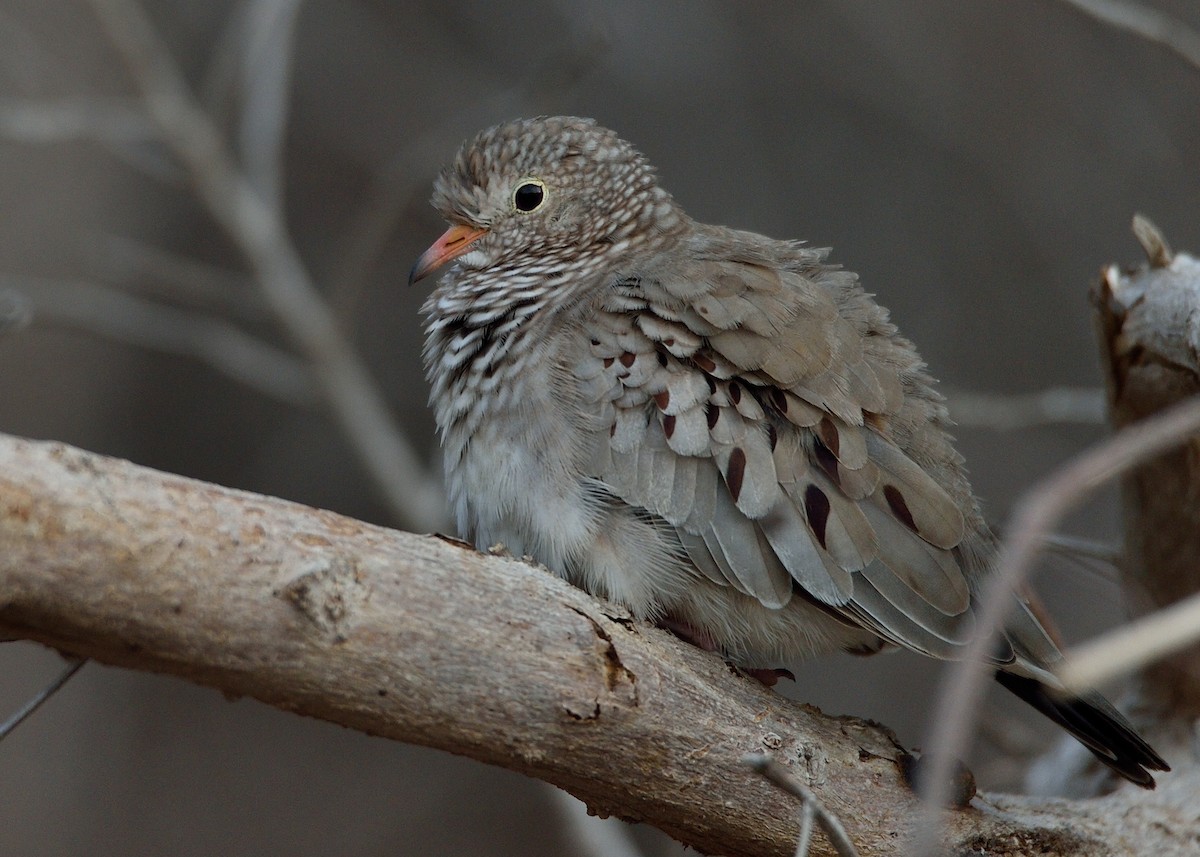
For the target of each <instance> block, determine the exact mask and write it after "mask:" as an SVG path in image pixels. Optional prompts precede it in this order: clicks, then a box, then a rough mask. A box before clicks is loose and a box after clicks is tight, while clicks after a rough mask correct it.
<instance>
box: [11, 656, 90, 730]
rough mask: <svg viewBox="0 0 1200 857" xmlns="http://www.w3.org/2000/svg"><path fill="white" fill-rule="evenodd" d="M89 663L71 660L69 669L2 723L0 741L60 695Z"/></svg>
mask: <svg viewBox="0 0 1200 857" xmlns="http://www.w3.org/2000/svg"><path fill="white" fill-rule="evenodd" d="M86 663H87V658H71V659H70V663H69V664H68V665H67V667H66V668H65V669H64V670H63V671H62V672H61V673H59V674H58V677H57V678H55V679H54V680H53V681H52V682H50V683H49V684H48V685H46V686H45V687H43V688H42V689H41V690H40V691H38V692H37V693H36V694H35V695H34V696H33V697H31V698H30V699H28V700H26V702H25V704H24V705H22V706H21V707H20V708H18V709H17V710H16V711H14V712H13V713H12V716H11V717H9V718H8V719H7V720H5V721H3V722H0V741H3V740H4V739H5V738H7V737H8V736H9V735H10V734H12V731H13V730H14V729H16V728H17V727H18V726H20V725H21V724H22V723H24V722H25V721H26V720H27V719H29V716H30V715H31V714H33V712H35V711H37V710H38V709H39V708H41V707H42V703H44V702H45V701H46V700H48V699H49V698H50V697H52V696H54V694H56V693H58V692H59V690H61V689H62V686H63V685H65V684H66V683H67V682H68V681H70V680H71V677H72V676H74V675H75V673H77V672H79V670H80V668H81V667H83V665H84V664H86Z"/></svg>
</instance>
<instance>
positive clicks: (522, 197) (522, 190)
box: [512, 178, 546, 214]
mask: <svg viewBox="0 0 1200 857" xmlns="http://www.w3.org/2000/svg"><path fill="white" fill-rule="evenodd" d="M545 201H546V183H545V182H544V181H542V180H541V179H535V178H524V179H521V181H519V182H518V183H517V187H516V190H514V191H513V195H512V206H513V211H519V212H520V213H521V214H528V213H529V212H531V211H535V210H537V209H538V208H540V207H541V205H542V203H543V202H545Z"/></svg>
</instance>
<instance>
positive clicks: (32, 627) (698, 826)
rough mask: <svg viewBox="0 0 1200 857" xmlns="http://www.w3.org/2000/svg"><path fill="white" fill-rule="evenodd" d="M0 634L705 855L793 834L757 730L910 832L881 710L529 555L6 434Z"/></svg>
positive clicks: (1122, 811) (1116, 825) (784, 850)
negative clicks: (331, 725)
mask: <svg viewBox="0 0 1200 857" xmlns="http://www.w3.org/2000/svg"><path fill="white" fill-rule="evenodd" d="M0 634H3V635H8V636H16V637H23V638H27V639H32V640H38V641H40V642H42V643H45V644H47V645H51V646H54V647H56V648H58V649H60V650H63V651H65V652H68V653H71V654H73V655H77V656H86V657H90V658H95V659H96V660H99V661H103V662H106V663H111V664H117V665H121V666H126V667H131V668H135V669H142V670H153V671H158V672H165V673H170V674H173V675H177V676H181V677H184V678H187V679H190V680H192V681H196V682H199V683H202V684H206V685H209V686H212V687H216V688H219V689H220V690H222V691H223V692H225V693H227V694H237V695H249V696H253V697H255V698H257V699H260V700H262V701H264V702H267V703H270V704H272V705H275V706H278V707H281V708H284V709H287V710H291V711H296V712H299V713H302V714H307V715H310V716H314V717H319V718H322V719H325V720H330V721H333V722H336V723H340V724H343V725H346V726H349V727H351V728H355V729H360V730H363V731H366V732H369V733H371V734H375V735H382V736H386V737H389V738H394V739H397V740H401V741H408V742H412V743H417V744H424V745H427V746H431V747H438V748H441V749H444V750H449V751H451V752H455V753H460V754H463V755H466V756H470V757H472V758H475V759H479V760H481V761H484V762H489V763H492V764H497V765H501V766H503V767H506V768H510V769H512V770H516V771H521V772H523V773H526V774H528V775H530V776H535V777H538V778H541V779H544V780H546V781H548V782H551V783H554V784H556V785H558V786H561V787H563V788H565V789H567V790H569V791H571V792H572V793H574V794H575V795H577V796H578V797H580V798H581V799H583V800H584V801H586V802H587V803H588V804H589V805H590V806H591V807H592V808H593V809H595V810H596V811H598V812H600V813H602V814H616V815H620V816H622V817H624V818H627V819H631V820H637V821H646V822H649V823H652V824H654V825H655V826H657V827H660V828H661V829H663V830H665V831H666V832H668V833H670V834H671V835H672V836H675V837H676V838H678V839H680V840H681V841H683V842H686V843H688V844H691V845H693V846H695V847H696V848H698V849H700V850H702V851H705V852H709V853H712V852H716V853H722V854H728V855H740V854H745V855H749V854H755V855H764V854H781V855H782V854H789V853H791V850H792V847H793V845H794V842H795V837H796V834H797V821H796V811H795V808H794V807H793V806H792V805H790V804H789V801H788V798H787V797H786V796H784V795H782V794H781V793H779V792H778V791H777V790H775V789H773V788H772V787H770V786H769V785H768V784H767V783H765V782H764V781H762V780H761V778H760V777H758V776H757V775H755V774H754V773H753V772H751V771H750V770H749V769H748V768H747V767H745V766H744V765H743V764H742V763H741V759H742V757H743V756H744V755H745V754H746V753H748V752H754V751H760V750H763V749H770V750H771V751H772V753H773V754H774V756H775V757H776V758H777V759H779V760H780V761H782V762H784V763H786V764H788V765H789V767H790V768H791V770H792V772H793V773H794V774H796V775H798V776H799V777H801V779H802V780H803V781H805V782H806V783H807V784H808V786H809V787H810V788H811V789H813V791H814V792H816V793H817V794H818V795H819V796H820V798H821V800H822V802H823V803H824V804H825V806H827V807H828V808H829V810H830V811H831V812H833V813H835V814H837V815H838V816H839V817H840V818H841V819H842V821H843V823H844V824H845V825H846V827H847V830H848V832H849V834H850V836H851V837H852V839H853V840H854V842H855V844H856V846H857V847H858V848H859V851H860V853H862V854H863V855H872V854H893V853H897V849H898V848H899V847H900V845H899V843H900V842H902V841H903V839H904V836H905V835H906V834H907V833H909V832H910V829H911V825H912V819H913V818H914V817H915V816H916V812H915V801H914V798H913V797H912V795H911V794H910V792H909V790H908V789H907V787H906V786H905V785H904V784H903V783H902V781H901V778H900V775H899V773H898V770H897V766H896V763H895V758H896V756H897V754H898V748H897V746H896V744H895V743H894V740H893V739H892V737H891V735H890V733H888V731H887V730H886V729H883V728H882V727H879V726H875V725H872V724H868V723H865V722H863V721H860V720H857V719H853V718H834V717H826V716H823V715H821V714H820V713H819V712H817V711H816V710H815V709H813V708H811V707H809V706H804V705H799V704H797V703H794V702H791V701H789V700H787V699H785V698H784V697H782V696H779V695H777V694H775V693H773V692H771V691H769V690H767V689H766V688H763V687H761V686H760V685H758V684H757V683H756V682H754V681H752V680H748V679H746V678H744V677H742V676H740V675H737V674H735V673H733V672H732V671H731V670H730V669H729V668H728V667H726V666H725V665H724V664H723V663H722V662H721V661H720V660H719V659H717V658H716V657H714V656H713V655H711V654H708V653H705V652H701V651H700V650H698V649H695V648H693V647H690V646H687V645H685V644H683V643H680V642H679V641H677V640H675V639H674V638H673V637H671V636H670V635H669V634H666V633H665V632H662V631H659V630H657V629H654V628H650V627H647V626H646V625H644V624H642V623H639V622H635V621H632V620H631V619H630V618H629V617H628V616H627V615H626V614H625V613H624V612H622V611H621V610H620V609H618V608H616V607H613V606H612V605H609V604H605V603H603V602H599V601H597V600H595V599H593V598H592V597H591V596H589V595H587V594H586V593H584V592H582V591H581V590H578V589H575V588H573V587H571V586H569V585H568V584H566V583H564V582H562V581H560V580H558V579H557V578H555V577H553V576H551V575H549V574H547V573H546V572H544V571H542V570H540V569H538V568H536V567H534V566H531V565H528V564H525V563H523V562H519V561H517V560H513V559H507V558H501V557H491V556H486V555H483V554H479V553H477V552H475V551H474V550H471V549H468V548H466V547H464V546H462V545H460V544H458V543H453V542H449V541H447V540H443V539H438V538H434V537H421V536H415V535H411V534H407V533H402V532H396V531H392V530H386V529H383V528H380V527H376V526H372V525H370V524H365V523H361V522H358V521H354V520H351V519H348V518H344V517H341V516H338V515H335V514H333V513H330V512H324V511H318V510H314V509H311V508H308V507H304V506H300V505H297V504H294V503H288V502H285V501H282V500H277V499H273V498H269V497H263V496H259V495H253V494H248V493H245V492H240V491H234V490H231V489H226V488H220V487H217V486H214V485H208V484H205V483H200V482H196V481H193V480H189V479H184V478H182V477H178V476H171V475H167V474H162V473H158V472H155V471H152V470H148V469H146V468H142V467H137V466H135V465H132V464H129V463H127V462H123V461H118V460H115V459H109V458H104V457H102V456H98V455H93V454H90V453H85V452H82V451H79V450H76V449H72V448H70V447H66V446H63V445H61V444H55V443H38V442H33V441H27V440H21V439H17V438H12V437H7V436H3V435H0ZM1175 782H1179V783H1180V784H1181V787H1183V788H1186V789H1195V788H1196V787H1197V785H1198V784H1197V783H1196V782H1194V781H1188V780H1186V778H1184V777H1180V778H1179V779H1178V781H1172V784H1171V785H1169V786H1168V787H1166V788H1164V789H1160V791H1159V792H1158V793H1157V795H1146V794H1144V793H1142V792H1140V790H1137V789H1130V790H1126V791H1124V792H1121V793H1118V794H1117V795H1114V796H1112V797H1110V798H1108V799H1106V800H1107V801H1108V802H1107V803H1106V802H1103V801H1102V802H1099V803H1098V804H1097V803H1092V804H1090V805H1089V806H1087V807H1083V808H1081V807H1082V805H1076V804H1072V803H1070V802H1063V803H1062V805H1061V806H1059V807H1058V808H1057V810H1056V808H1055V807H1052V806H1048V805H1047V804H1046V803H1045V801H1042V800H1039V801H1037V802H1029V801H1025V800H1023V799H1020V798H1011V797H1001V796H994V795H993V796H989V797H987V799H986V803H982V804H980V803H977V806H976V807H974V808H969V809H967V810H963V811H958V812H955V813H953V817H952V818H951V821H950V824H949V826H948V832H947V836H948V838H949V839H948V841H949V844H950V845H951V846H952V847H955V848H967V847H972V848H975V849H977V852H978V851H980V850H982V852H983V853H987V848H988V847H989V846H988V845H987V843H989V842H993V843H1011V842H1013V841H1019V842H1023V843H1029V844H1031V847H1032V845H1034V844H1036V843H1047V842H1050V841H1053V842H1054V843H1055V847H1056V848H1058V849H1059V851H1060V852H1061V853H1066V854H1072V853H1079V854H1084V853H1086V854H1105V853H1116V854H1120V853H1134V851H1135V850H1136V848H1140V847H1142V846H1143V845H1145V844H1146V842H1147V841H1154V842H1157V843H1162V842H1164V841H1165V838H1166V837H1167V834H1165V833H1163V832H1162V831H1161V830H1159V831H1158V832H1155V831H1156V828H1153V827H1150V826H1147V827H1146V828H1143V827H1141V826H1140V823H1139V824H1133V825H1131V823H1130V822H1129V814H1130V807H1131V806H1132V805H1133V804H1137V806H1138V811H1137V813H1136V814H1137V816H1138V818H1139V819H1145V820H1146V822H1145V823H1146V825H1150V823H1151V822H1156V823H1158V824H1160V825H1162V827H1163V828H1164V829H1171V830H1174V829H1177V828H1178V824H1177V823H1173V822H1172V821H1171V819H1170V817H1168V818H1167V819H1166V820H1164V818H1163V816H1162V813H1160V812H1159V811H1157V810H1156V806H1157V804H1155V803H1151V800H1152V799H1163V798H1166V797H1168V795H1169V794H1171V789H1172V788H1174V783H1175ZM1187 793H1188V794H1194V791H1189V792H1187ZM1180 800H1182V799H1180ZM997 809H999V810H1001V811H997ZM1168 809H1169V807H1168ZM1163 811H1164V812H1165V811H1166V810H1163ZM1068 821H1069V823H1070V825H1071V831H1072V832H1071V833H1070V834H1067V833H1063V832H1056V831H1055V830H1053V829H1052V828H1054V827H1057V826H1062V825H1065V824H1066V823H1068ZM1146 837H1153V840H1148V839H1147V838H1146ZM814 845H816V846H819V847H824V844H823V843H822V842H814ZM997 847H999V846H997ZM1164 847H1165V846H1164ZM821 853H825V852H821ZM1162 853H1170V849H1169V848H1166V849H1165V850H1164V851H1163V852H1162Z"/></svg>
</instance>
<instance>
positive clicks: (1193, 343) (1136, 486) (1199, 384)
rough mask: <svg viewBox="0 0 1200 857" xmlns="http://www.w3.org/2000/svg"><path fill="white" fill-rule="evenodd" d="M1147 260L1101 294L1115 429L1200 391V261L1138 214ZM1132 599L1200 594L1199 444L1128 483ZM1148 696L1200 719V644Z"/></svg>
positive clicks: (1149, 603)
mask: <svg viewBox="0 0 1200 857" xmlns="http://www.w3.org/2000/svg"><path fill="white" fill-rule="evenodd" d="M1133 229H1134V234H1135V235H1136V236H1137V238H1138V241H1139V242H1140V243H1141V245H1142V248H1143V249H1144V251H1145V253H1146V258H1147V263H1146V264H1145V265H1143V266H1142V267H1141V268H1139V269H1138V270H1136V271H1132V272H1129V273H1123V272H1122V271H1121V270H1120V269H1118V268H1117V266H1116V265H1110V266H1109V267H1108V268H1106V269H1105V270H1104V272H1103V274H1102V276H1101V279H1100V282H1099V283H1098V285H1097V286H1096V288H1095V290H1094V291H1093V302H1094V304H1095V306H1096V323H1097V330H1098V334H1099V339H1100V350H1101V354H1102V358H1103V360H1104V365H1105V369H1106V380H1107V385H1108V391H1109V408H1110V412H1111V415H1112V421H1113V425H1114V427H1115V428H1117V429H1120V428H1123V427H1125V426H1128V425H1131V424H1133V423H1135V422H1137V421H1139V420H1141V419H1143V418H1145V417H1147V416H1149V415H1150V414H1153V413H1157V412H1159V411H1162V410H1164V409H1166V408H1168V407H1170V406H1171V405H1173V404H1176V403H1177V402H1180V401H1182V400H1184V399H1187V398H1190V397H1192V396H1196V395H1198V394H1200V262H1198V261H1197V260H1196V259H1195V258H1193V257H1190V256H1187V255H1185V254H1182V253H1181V254H1178V255H1176V254H1173V253H1172V252H1171V249H1170V247H1169V246H1168V245H1167V242H1166V241H1165V240H1164V238H1163V236H1162V234H1161V233H1160V232H1159V231H1158V229H1157V228H1156V227H1155V226H1154V225H1153V224H1152V223H1150V221H1148V220H1146V219H1145V218H1144V217H1141V216H1138V217H1135V218H1134V224H1133ZM1121 487H1122V500H1123V505H1124V513H1125V533H1126V536H1125V538H1126V568H1125V579H1126V581H1127V584H1128V585H1127V587H1126V588H1127V590H1128V591H1127V597H1128V599H1129V602H1130V604H1132V605H1133V606H1134V609H1135V610H1136V611H1137V612H1138V613H1147V612H1150V611H1152V610H1157V609H1159V608H1162V607H1166V606H1169V605H1171V604H1173V603H1175V602H1176V601H1179V600H1181V599H1183V598H1185V597H1187V596H1189V595H1192V594H1193V593H1196V592H1200V438H1193V439H1192V440H1191V441H1190V442H1189V443H1187V444H1185V445H1184V446H1183V447H1181V448H1179V449H1178V450H1176V451H1174V452H1171V453H1167V454H1165V455H1161V456H1159V457H1158V458H1155V459H1154V460H1153V461H1150V462H1149V463H1147V464H1144V465H1142V466H1141V467H1138V468H1136V469H1135V470H1133V471H1132V472H1131V473H1130V474H1129V475H1128V476H1126V477H1125V478H1124V479H1123V480H1122V483H1121ZM1144 686H1145V691H1146V694H1147V696H1148V697H1149V698H1150V699H1152V700H1154V701H1155V702H1157V703H1158V705H1159V707H1160V708H1161V709H1163V710H1165V711H1169V712H1170V713H1171V714H1172V715H1173V716H1176V717H1180V718H1188V717H1195V716H1197V715H1200V646H1192V647H1190V648H1189V649H1187V650H1186V651H1183V652H1181V653H1179V654H1176V655H1173V656H1172V657H1170V658H1167V659H1165V660H1163V661H1161V662H1160V663H1158V664H1155V665H1154V666H1152V667H1151V668H1150V669H1149V670H1148V671H1147V673H1146V675H1145V681H1144Z"/></svg>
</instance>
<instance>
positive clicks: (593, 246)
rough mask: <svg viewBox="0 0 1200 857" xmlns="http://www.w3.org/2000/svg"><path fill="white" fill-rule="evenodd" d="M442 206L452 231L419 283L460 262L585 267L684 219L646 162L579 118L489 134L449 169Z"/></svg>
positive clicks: (436, 202) (419, 266) (439, 195)
mask: <svg viewBox="0 0 1200 857" xmlns="http://www.w3.org/2000/svg"><path fill="white" fill-rule="evenodd" d="M432 201H433V206H434V208H436V209H437V210H438V211H439V212H440V213H441V214H442V216H443V217H445V218H446V220H447V221H449V223H450V229H449V230H447V231H446V233H445V234H444V235H442V237H441V238H439V239H438V240H437V241H436V242H435V243H434V244H433V245H432V246H431V247H430V248H429V249H428V250H426V251H425V253H424V254H422V256H421V258H420V259H418V260H417V263H416V265H414V266H413V269H412V274H411V275H410V277H409V282H410V283H413V282H416V281H417V280H419V279H421V278H422V277H424V276H426V275H428V274H430V273H432V272H433V271H434V270H436V269H437V268H439V267H441V266H442V265H445V264H446V263H448V262H450V261H452V260H455V259H457V260H458V262H459V265H460V266H462V267H463V268H464V269H468V270H471V269H476V270H482V269H489V268H495V267H505V268H511V269H513V270H520V271H522V272H524V273H533V272H534V271H533V270H532V269H538V268H544V269H545V271H546V273H554V272H555V271H557V270H559V269H563V270H567V269H570V270H582V269H583V268H585V267H586V266H587V265H588V264H589V263H591V262H593V261H595V260H597V259H600V258H603V257H604V256H606V255H608V254H610V253H620V252H628V251H629V249H630V247H631V245H632V244H634V243H636V242H638V241H644V240H646V239H647V238H649V237H652V236H653V235H656V234H657V235H661V234H663V233H664V232H666V231H669V230H670V229H671V228H672V227H673V226H675V225H676V224H678V223H679V221H680V219H681V218H682V213H681V212H679V211H678V208H677V207H676V205H675V203H674V201H673V200H672V199H671V197H670V196H669V195H668V194H667V193H666V192H665V191H663V190H661V189H660V188H659V187H658V185H657V182H656V180H655V176H654V171H653V169H652V168H651V167H650V165H649V163H647V161H646V159H645V157H643V156H642V155H641V154H640V153H639V152H638V151H637V150H636V149H634V148H633V147H632V146H631V145H629V144H628V143H626V142H625V141H624V140H622V139H620V138H619V137H618V136H617V135H616V134H615V133H614V132H612V131H609V130H608V129H606V128H601V127H600V126H598V125H597V124H596V123H595V122H594V121H593V120H591V119H579V118H575V117H541V118H537V119H518V120H515V121H512V122H506V123H504V124H502V125H497V126H495V127H493V128H489V129H488V130H486V131H483V132H482V133H480V134H479V135H478V136H476V137H475V138H474V139H472V140H469V141H468V142H467V143H465V144H464V145H463V147H462V148H461V149H460V150H459V152H458V154H457V156H455V158H454V160H453V161H452V162H451V163H450V164H449V165H448V166H446V168H445V169H443V170H442V172H441V175H439V176H438V178H437V181H436V183H435V184H434V190H433V200H432Z"/></svg>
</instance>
